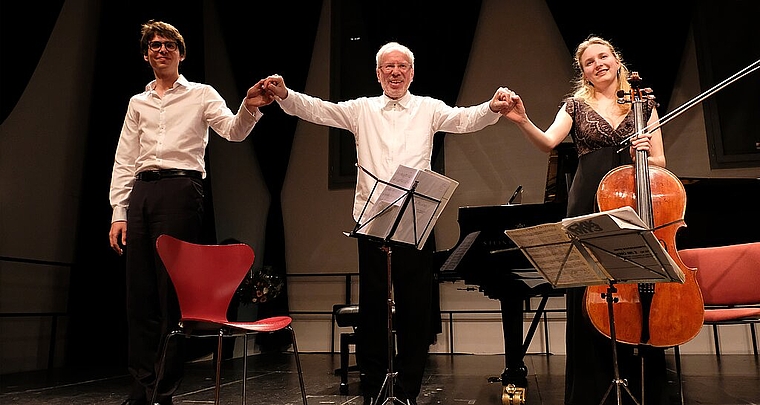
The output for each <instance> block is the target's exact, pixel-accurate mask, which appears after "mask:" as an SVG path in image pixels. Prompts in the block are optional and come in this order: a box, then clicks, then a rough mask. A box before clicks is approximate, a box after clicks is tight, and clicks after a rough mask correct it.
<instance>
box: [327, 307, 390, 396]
mask: <svg viewBox="0 0 760 405" xmlns="http://www.w3.org/2000/svg"><path fill="white" fill-rule="evenodd" d="M395 313H396V312H395V308H393V314H394V315H395ZM333 317H334V318H335V323H336V324H337V325H338V326H340V327H349V326H350V327H351V332H342V333H341V334H340V368H339V369H337V370H335V373H336V374H339V375H340V393H341V394H343V395H347V394H348V372H349V371H359V366H358V365H352V366H349V365H348V359H349V357H350V355H351V351H350V350H349V346H350V345H353V346H354V350H356V342H357V338H356V329H357V328H358V327H359V305H358V304H349V305H346V304H336V305H333ZM393 332H395V331H393Z"/></svg>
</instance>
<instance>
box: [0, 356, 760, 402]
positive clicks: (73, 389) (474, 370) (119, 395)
mask: <svg viewBox="0 0 760 405" xmlns="http://www.w3.org/2000/svg"><path fill="white" fill-rule="evenodd" d="M668 356H669V358H668V362H669V365H670V366H669V368H670V367H671V366H672V365H673V364H674V359H673V357H672V356H673V354H672V351H668ZM352 360H353V359H352ZM525 360H526V365H527V367H528V370H529V375H528V381H529V383H528V390H527V395H526V405H562V403H563V400H562V398H563V392H564V367H565V358H564V356H560V355H549V356H547V355H528V356H526V358H525ZM301 363H302V366H303V370H304V379H305V385H306V393H307V396H308V404H309V405H321V404H338V405H361V404H362V403H363V398H362V396H361V393H360V391H359V376H358V373H357V372H355V371H353V372H351V373H349V387H348V395H341V394H340V391H339V386H340V378H339V377H338V376H337V375H336V374H335V369H336V368H337V367H338V365H339V356H338V354H335V355H332V354H313V353H306V354H301ZM248 366H249V374H248V380H247V384H246V385H247V395H246V400H247V404H249V405H259V404H261V405H272V404H296V405H298V404H301V398H300V392H299V387H298V374H297V373H296V367H295V361H294V357H293V355H292V353H289V352H288V353H268V354H256V355H252V356H250V357H249V363H248ZM681 367H682V374H683V387H684V403H685V404H700V405H729V404H730V405H735V404H760V364H759V362H758V359H757V358H756V357H755V356H753V355H725V354H724V355H722V356H721V357H720V358H718V357H716V356H714V355H694V354H689V355H681ZM503 368H504V358H503V356H501V355H465V354H457V355H448V354H433V355H431V356H430V360H429V363H428V367H427V372H426V373H427V375H426V379H425V382H424V384H423V391H422V394H421V395H420V396H419V397H418V398H417V402H418V404H419V405H423V404H426V405H427V404H440V405H502V404H503V402H502V397H501V395H502V385H501V383H500V382H498V381H496V382H489V378H491V377H499V375H500V374H501V372H502V371H503ZM668 374H669V380H670V381H669V384H670V388H671V390H672V393H673V394H672V402H671V404H679V403H681V402H680V399H679V397H678V384H677V382H676V374H675V370H674V368H670V369H669V373H668ZM621 377H625V376H621ZM241 378H242V360H241V359H234V360H227V361H225V362H224V363H223V365H222V384H223V387H222V394H221V396H222V400H221V403H222V404H223V405H233V404H234V405H237V404H240V403H241V397H240V395H241V384H240V382H241ZM610 381H612V379H610ZM129 385H130V379H129V376H128V375H127V373H126V370H125V369H119V370H114V369H106V368H97V367H81V368H67V369H53V370H46V371H37V372H27V373H18V374H9V375H3V376H0V403H2V404H3V405H11V404H14V405H38V404H46V405H71V404H76V405H105V404H109V405H118V404H120V403H121V402H122V401H123V400H124V399H125V398H126V394H127V392H128V389H129ZM213 386H214V367H213V364H212V362H211V361H210V359H206V360H200V361H196V362H193V363H188V366H187V370H186V377H185V379H184V380H183V382H182V385H181V386H180V388H179V391H178V393H177V395H176V396H175V398H174V404H175V405H197V404H209V403H213V400H214V389H213ZM623 394H624V396H626V395H625V392H624V393H623ZM612 399H613V401H612V402H611V403H614V402H615V401H614V390H613V395H612ZM589 405H596V404H589ZM649 405H654V404H649ZM663 405H670V404H663Z"/></svg>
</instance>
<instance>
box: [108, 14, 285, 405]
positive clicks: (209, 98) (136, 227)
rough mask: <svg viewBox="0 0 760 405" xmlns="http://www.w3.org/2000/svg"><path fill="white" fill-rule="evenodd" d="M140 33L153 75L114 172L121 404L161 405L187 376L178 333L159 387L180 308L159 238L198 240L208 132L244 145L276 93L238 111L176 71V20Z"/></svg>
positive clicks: (135, 103)
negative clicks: (160, 365) (122, 286)
mask: <svg viewBox="0 0 760 405" xmlns="http://www.w3.org/2000/svg"><path fill="white" fill-rule="evenodd" d="M141 35H142V37H141V39H140V48H141V50H142V54H143V58H144V59H145V61H146V62H148V63H149V64H150V66H151V68H152V69H153V74H154V76H155V79H154V80H153V81H151V82H150V83H148V85H147V86H146V87H145V91H143V92H142V93H140V94H137V95H134V96H132V98H131V99H130V100H129V105H128V106H127V113H126V116H125V118H124V124H123V126H122V129H121V134H120V135H119V143H118V146H117V148H116V155H115V159H114V165H113V173H112V177H111V190H110V201H111V206H112V207H113V215H112V219H111V230H110V232H109V239H110V245H111V248H112V249H113V250H115V251H116V253H118V254H119V255H121V254H122V253H123V252H124V251H126V275H127V277H126V282H127V288H126V293H127V326H128V359H127V365H128V368H129V372H130V374H131V375H132V377H133V378H134V383H133V387H132V391H131V393H130V395H129V397H128V398H127V400H126V401H125V402H124V404H129V405H143V404H147V403H148V401H149V400H150V399H151V398H152V396H153V391H154V390H155V391H156V399H157V401H158V403H159V404H162V405H165V404H171V403H172V395H173V394H174V392H175V391H176V389H177V387H178V386H179V383H180V381H181V379H182V375H183V363H184V355H183V353H182V350H181V347H180V346H181V344H182V339H176V340H172V342H171V347H169V350H168V352H167V353H168V354H167V359H166V366H165V372H164V375H163V378H162V379H161V381H159V382H158V383H157V382H156V379H157V377H156V370H155V364H156V363H157V360H158V358H157V357H158V356H159V354H160V353H161V352H160V349H161V346H162V344H163V338H164V337H165V336H166V334H167V333H168V332H170V331H171V330H172V329H173V328H174V327H175V325H176V324H177V322H178V320H179V315H180V313H179V303H178V302H177V297H176V294H175V293H174V289H173V287H172V285H171V282H170V280H169V275H168V274H167V272H166V269H165V268H164V267H163V265H162V264H161V260H160V259H159V258H158V255H157V253H156V249H155V245H156V238H157V237H158V236H159V235H160V234H163V233H166V234H170V235H172V236H175V237H178V238H180V239H183V240H186V241H190V242H199V241H200V240H199V239H200V236H201V226H202V218H203V208H204V207H203V195H204V193H203V178H205V176H206V170H205V165H204V161H205V160H204V157H205V151H206V145H207V144H208V131H209V128H212V129H213V130H214V131H215V132H216V133H217V134H219V135H220V136H221V137H223V138H225V139H227V140H229V141H233V142H240V141H243V140H244V139H245V138H246V137H247V136H248V134H250V132H251V130H253V127H254V125H255V124H256V122H257V121H258V120H259V119H261V116H262V113H261V112H260V111H259V107H262V106H264V105H267V104H270V103H271V102H272V100H273V99H272V96H271V95H268V94H267V93H265V92H264V91H263V90H262V85H263V80H262V81H260V82H259V83H256V85H254V86H253V87H251V88H250V89H248V92H247V94H246V97H245V99H244V100H243V102H242V103H241V105H240V107H239V109H238V111H237V113H233V112H232V111H231V110H230V109H229V108H228V107H227V104H226V102H225V101H224V99H222V97H221V95H220V94H219V93H218V92H217V91H216V90H215V89H214V88H213V87H211V86H210V85H207V84H202V83H194V82H190V81H188V80H187V79H186V78H185V77H184V76H183V75H181V74H180V73H179V63H180V62H182V61H183V60H184V59H185V55H186V49H185V40H184V39H183V37H182V35H181V34H180V33H179V31H178V30H177V29H176V28H175V27H174V26H172V25H170V24H167V23H165V22H161V21H154V20H151V21H148V22H147V23H145V24H143V25H142V30H141ZM127 224H129V232H127Z"/></svg>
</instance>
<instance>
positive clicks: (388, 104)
mask: <svg viewBox="0 0 760 405" xmlns="http://www.w3.org/2000/svg"><path fill="white" fill-rule="evenodd" d="M411 101H412V94H411V93H409V91H407V92H406V94H404V95H403V97H401V98H399V99H396V100H394V99H392V98H390V97H388V96H386V95H385V93H383V95H382V102H383V108H384V109H390V108H393V106H394V105H398V106H399V107H401V108H403V109H407V108H409V104H410V103H411Z"/></svg>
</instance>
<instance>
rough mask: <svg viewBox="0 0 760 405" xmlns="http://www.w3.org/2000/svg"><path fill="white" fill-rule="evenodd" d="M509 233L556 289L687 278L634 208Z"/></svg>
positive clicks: (682, 279) (679, 280)
mask: <svg viewBox="0 0 760 405" xmlns="http://www.w3.org/2000/svg"><path fill="white" fill-rule="evenodd" d="M505 233H506V234H507V236H509V238H510V239H512V240H513V241H514V242H515V244H516V245H517V246H518V247H519V248H520V250H521V251H522V252H523V253H524V254H525V256H526V257H527V258H528V260H530V261H531V263H532V264H533V265H534V266H535V267H536V269H537V270H538V271H539V272H540V273H541V274H542V275H543V277H544V278H546V280H548V281H549V282H550V283H551V284H552V285H553V286H554V287H577V286H588V285H595V284H606V283H608V282H609V281H614V282H616V283H656V282H663V281H676V282H683V281H684V280H685V278H684V275H683V272H682V271H681V270H680V268H679V267H678V266H677V265H676V263H675V262H674V261H673V259H672V258H671V257H670V255H668V253H667V252H666V251H665V250H664V248H663V247H662V245H661V244H660V243H659V242H658V241H657V239H656V237H655V236H654V234H653V233H652V232H651V231H650V230H648V229H647V227H646V225H644V223H643V221H642V220H641V218H639V217H638V215H637V214H636V212H635V211H633V208H631V207H622V208H618V209H615V210H609V211H604V212H600V213H595V214H590V215H584V216H579V217H574V218H566V219H564V220H562V221H561V222H556V223H549V224H542V225H538V226H533V227H527V228H519V229H512V230H506V231H505Z"/></svg>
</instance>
